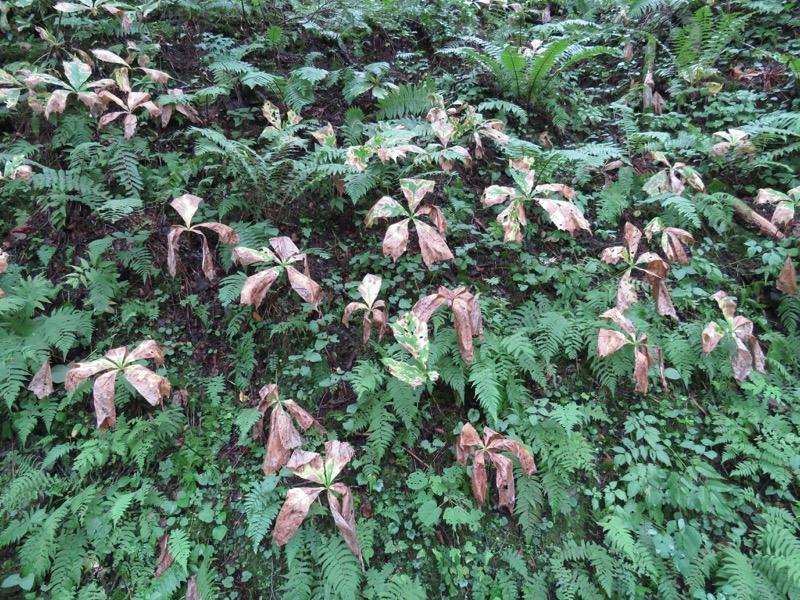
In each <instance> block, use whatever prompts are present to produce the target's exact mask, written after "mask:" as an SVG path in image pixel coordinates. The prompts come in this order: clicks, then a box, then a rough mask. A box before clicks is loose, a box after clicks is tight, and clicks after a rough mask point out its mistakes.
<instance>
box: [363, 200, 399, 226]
mask: <svg viewBox="0 0 800 600" xmlns="http://www.w3.org/2000/svg"><path fill="white" fill-rule="evenodd" d="M403 215H407V213H406V209H404V208H403V207H402V206H401V205H400V203H399V202H397V200H395V199H394V198H390V197H389V196H384V197H383V198H381V199H380V200H378V201H377V202H376V203H375V206H373V207H372V208H371V209H369V212H368V213H367V216H366V217H365V218H364V224H365V225H366V226H367V227H371V226H372V225H373V224H374V223H375V221H376V220H378V219H389V218H391V217H399V216H403Z"/></svg>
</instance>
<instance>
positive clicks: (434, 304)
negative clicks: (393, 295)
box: [411, 286, 483, 366]
mask: <svg viewBox="0 0 800 600" xmlns="http://www.w3.org/2000/svg"><path fill="white" fill-rule="evenodd" d="M442 304H447V306H449V307H450V310H451V311H452V312H453V325H454V326H455V329H456V336H457V337H458V349H459V351H460V352H461V357H462V358H463V359H464V362H465V363H467V366H469V364H470V363H471V362H472V359H473V358H474V356H475V351H474V349H473V346H472V338H473V337H475V336H477V337H479V338H483V320H482V318H481V306H480V303H479V302H478V299H477V298H476V297H475V296H473V295H472V294H471V293H470V292H469V291H467V288H466V287H459V288H456V289H454V290H452V291H451V290H448V289H447V288H446V287H444V286H441V287H439V289H438V290H437V291H436V293H435V294H430V295H429V296H425V297H424V298H422V299H420V300H419V301H418V302H417V303H416V304H415V305H414V308H412V309H411V312H412V313H414V315H416V316H417V318H418V319H419V320H420V321H421V322H422V323H427V322H428V321H429V320H430V318H431V316H432V315H433V313H434V311H435V310H436V309H437V308H439V306H441V305H442Z"/></svg>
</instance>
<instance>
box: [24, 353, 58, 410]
mask: <svg viewBox="0 0 800 600" xmlns="http://www.w3.org/2000/svg"><path fill="white" fill-rule="evenodd" d="M28 390H30V391H31V392H33V393H34V394H35V395H36V397H37V398H39V400H41V399H42V398H46V397H47V396H49V395H50V394H52V393H53V374H52V371H51V370H50V359H49V358H48V359H47V360H46V361H44V364H42V366H41V367H40V368H39V370H38V371H36V374H35V375H34V376H33V379H31V382H30V383H29V384H28Z"/></svg>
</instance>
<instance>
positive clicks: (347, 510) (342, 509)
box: [328, 483, 364, 570]
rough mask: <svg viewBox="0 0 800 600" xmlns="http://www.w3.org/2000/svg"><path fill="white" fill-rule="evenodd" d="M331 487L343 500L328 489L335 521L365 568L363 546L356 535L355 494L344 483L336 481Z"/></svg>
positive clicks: (348, 545) (329, 503) (351, 549)
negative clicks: (362, 553)
mask: <svg viewBox="0 0 800 600" xmlns="http://www.w3.org/2000/svg"><path fill="white" fill-rule="evenodd" d="M331 488H332V489H333V490H335V491H336V492H338V493H340V494H341V495H342V501H341V502H339V499H338V498H337V497H336V496H335V495H334V494H333V492H331V491H330V490H328V506H330V509H331V514H332V515H333V521H334V523H336V527H337V528H338V529H339V532H340V533H341V534H342V537H343V538H344V541H345V543H346V544H347V547H348V548H350V552H352V553H353V554H355V555H356V556H357V557H358V560H359V561H360V562H361V569H362V570H363V569H364V559H363V557H362V556H361V546H360V545H359V543H358V538H357V537H356V513H355V509H354V508H353V494H352V492H351V491H350V488H349V487H347V486H346V485H344V484H343V483H334V484H333V485H332V486H331Z"/></svg>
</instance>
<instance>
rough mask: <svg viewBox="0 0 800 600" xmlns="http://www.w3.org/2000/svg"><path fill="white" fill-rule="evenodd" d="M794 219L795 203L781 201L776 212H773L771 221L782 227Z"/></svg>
mask: <svg viewBox="0 0 800 600" xmlns="http://www.w3.org/2000/svg"><path fill="white" fill-rule="evenodd" d="M792 219H794V203H793V202H779V203H778V206H776V207H775V212H773V213H772V218H771V219H770V222H771V223H772V224H773V225H775V226H777V227H782V226H784V225H786V224H787V223H788V222H789V221H791V220H792Z"/></svg>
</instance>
